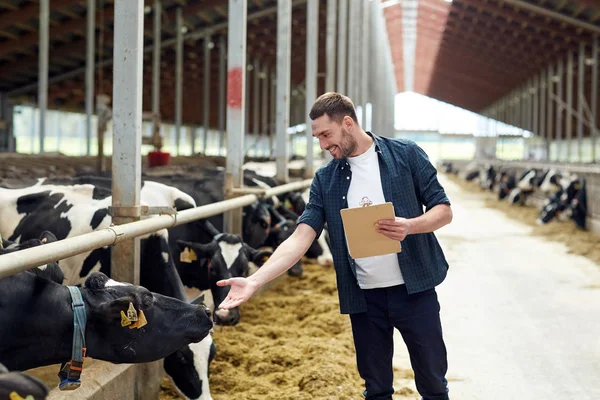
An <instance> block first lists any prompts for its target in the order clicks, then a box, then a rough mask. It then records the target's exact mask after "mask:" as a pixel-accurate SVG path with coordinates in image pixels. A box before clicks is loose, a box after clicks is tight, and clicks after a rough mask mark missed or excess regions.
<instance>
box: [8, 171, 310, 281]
mask: <svg viewBox="0 0 600 400" xmlns="http://www.w3.org/2000/svg"><path fill="white" fill-rule="evenodd" d="M311 182H312V179H305V180H303V181H298V182H292V183H287V184H285V185H281V186H277V187H274V188H271V189H267V190H265V192H264V195H257V194H247V195H244V196H240V197H236V198H234V199H229V200H223V201H219V202H217V203H212V204H208V205H205V206H200V207H196V208H192V209H189V210H184V211H180V212H178V213H176V214H174V215H167V214H165V215H160V216H157V217H152V218H148V219H144V220H141V221H136V222H131V223H128V224H123V225H113V226H111V227H109V228H104V229H99V230H97V231H94V232H90V233H86V234H83V235H79V236H74V237H72V238H68V239H63V240H59V241H57V242H53V243H48V244H45V245H43V246H37V247H33V248H29V249H25V250H21V251H16V252H13V253H8V254H3V255H1V256H0V279H1V278H4V277H7V276H9V275H13V274H16V273H19V272H23V271H26V270H29V269H32V268H35V267H38V266H40V265H45V264H48V263H50V262H54V261H57V260H62V259H65V258H68V257H72V256H74V255H77V254H81V253H85V252H87V251H92V250H94V249H98V248H100V247H105V246H112V245H114V244H116V243H118V242H120V241H122V240H125V239H130V238H134V237H138V236H143V235H147V234H149V233H152V232H156V231H158V230H161V229H165V228H172V227H175V226H178V225H182V224H187V223H189V222H192V221H195V220H198V219H203V218H208V217H212V216H214V215H218V214H221V213H223V212H225V211H230V210H233V209H236V208H239V207H244V206H247V205H250V204H252V203H254V202H255V201H258V200H259V199H260V198H262V197H263V196H264V197H271V196H277V195H280V194H283V193H287V192H291V191H294V190H302V189H306V188H308V187H309V186H310V184H311Z"/></svg>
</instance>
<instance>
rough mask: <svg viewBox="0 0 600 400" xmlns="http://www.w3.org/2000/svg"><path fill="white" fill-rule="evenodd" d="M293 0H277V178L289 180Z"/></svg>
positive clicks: (282, 180) (284, 180) (283, 180)
mask: <svg viewBox="0 0 600 400" xmlns="http://www.w3.org/2000/svg"><path fill="white" fill-rule="evenodd" d="M291 28H292V3H291V0H278V1H277V104H276V107H277V112H276V113H277V118H276V133H277V146H276V148H275V154H276V165H277V175H276V176H277V179H278V180H280V181H281V182H287V181H288V133H287V128H288V127H289V125H290V122H289V121H290V69H291V65H290V63H291V41H292V31H291Z"/></svg>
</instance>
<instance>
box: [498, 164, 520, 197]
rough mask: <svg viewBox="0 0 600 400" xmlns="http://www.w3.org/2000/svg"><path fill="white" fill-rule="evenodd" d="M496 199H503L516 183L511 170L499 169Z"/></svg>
mask: <svg viewBox="0 0 600 400" xmlns="http://www.w3.org/2000/svg"><path fill="white" fill-rule="evenodd" d="M498 182H499V185H498V200H503V199H505V198H506V197H507V196H508V195H509V194H510V192H511V190H513V189H514V188H515V186H516V184H517V180H516V178H515V173H514V172H513V171H507V170H505V171H501V172H500V177H499V179H498Z"/></svg>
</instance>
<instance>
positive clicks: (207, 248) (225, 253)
mask: <svg viewBox="0 0 600 400" xmlns="http://www.w3.org/2000/svg"><path fill="white" fill-rule="evenodd" d="M205 224H206V230H207V231H208V232H210V233H211V234H212V235H213V238H212V240H211V241H210V242H208V243H198V242H190V241H186V240H181V239H178V238H177V236H176V233H174V234H173V235H172V236H173V239H175V240H177V243H178V245H179V246H180V251H181V254H182V255H185V257H182V258H181V264H180V265H181V267H180V270H179V271H180V275H181V278H182V280H183V282H184V283H185V284H186V286H190V287H196V288H198V289H200V290H207V289H210V291H211V294H212V298H213V307H212V308H213V310H214V318H215V322H216V323H218V324H222V325H236V324H237V323H238V322H239V321H240V311H239V308H237V307H236V308H233V309H231V310H220V309H218V306H219V304H221V302H222V301H223V300H225V298H226V297H227V294H228V293H229V289H230V287H229V286H225V287H222V286H217V282H218V281H220V280H223V279H229V278H234V277H247V276H249V275H250V262H252V263H254V264H255V265H256V266H258V267H260V266H262V264H263V263H264V262H265V261H266V259H267V258H268V257H269V256H270V255H271V252H270V251H258V250H256V249H254V248H252V247H250V246H249V245H247V244H246V243H244V242H243V241H242V240H241V238H240V237H239V236H236V235H231V234H227V233H221V232H219V231H217V230H216V228H215V227H214V226H212V224H211V223H210V222H207V221H205ZM192 263H194V264H195V265H193V266H192V265H191V264H192ZM186 264H188V266H186Z"/></svg>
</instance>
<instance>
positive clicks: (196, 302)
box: [190, 293, 204, 305]
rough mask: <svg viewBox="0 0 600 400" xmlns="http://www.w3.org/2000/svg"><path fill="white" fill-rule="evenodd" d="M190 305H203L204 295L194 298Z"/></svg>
mask: <svg viewBox="0 0 600 400" xmlns="http://www.w3.org/2000/svg"><path fill="white" fill-rule="evenodd" d="M190 304H194V305H202V304H204V293H202V294H201V295H200V296H198V297H196V298H195V299H194V300H192V301H190Z"/></svg>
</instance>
